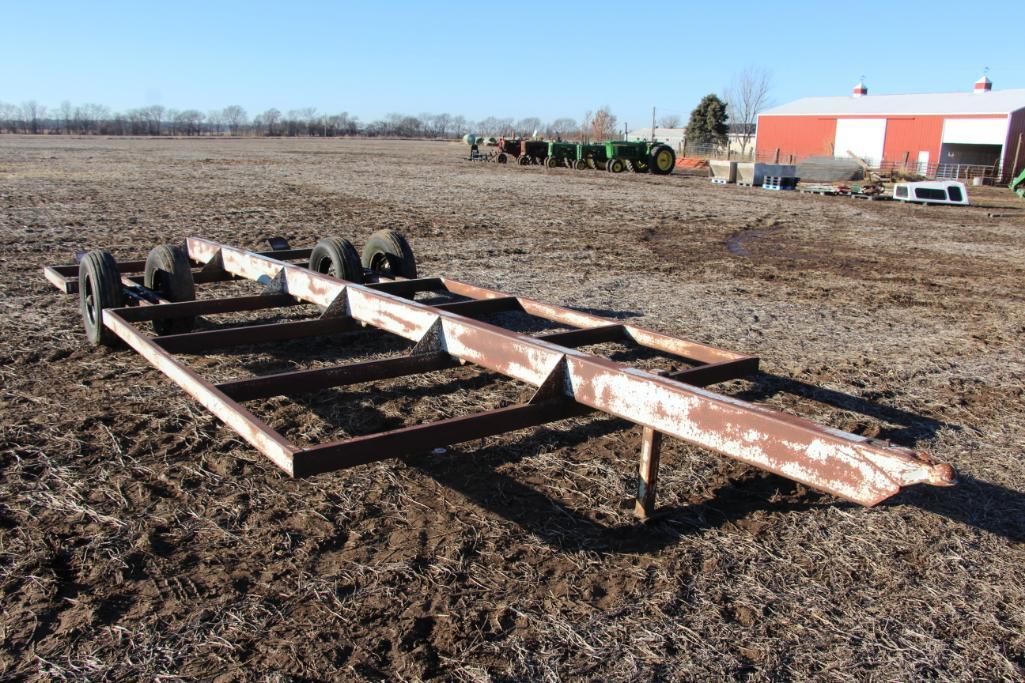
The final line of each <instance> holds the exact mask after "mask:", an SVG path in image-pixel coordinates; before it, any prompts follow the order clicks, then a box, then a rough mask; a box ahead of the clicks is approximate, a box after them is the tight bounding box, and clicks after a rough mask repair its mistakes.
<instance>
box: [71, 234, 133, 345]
mask: <svg viewBox="0 0 1025 683" xmlns="http://www.w3.org/2000/svg"><path fill="white" fill-rule="evenodd" d="M78 302H79V310H80V311H81V312H82V325H83V326H84V327H85V336H86V338H87V339H88V340H89V343H90V344H92V345H93V346H99V345H101V344H102V345H103V346H117V344H118V336H117V335H116V334H114V333H113V332H111V331H110V329H108V328H107V327H105V326H104V325H103V309H105V308H120V307H121V306H122V305H124V291H123V290H122V288H121V273H120V272H119V271H118V269H117V261H115V260H114V257H113V256H111V255H110V252H109V251H101V250H99V249H97V250H95V251H90V252H89V253H88V254H86V255H85V256H84V257H82V261H81V262H80V263H79V264H78Z"/></svg>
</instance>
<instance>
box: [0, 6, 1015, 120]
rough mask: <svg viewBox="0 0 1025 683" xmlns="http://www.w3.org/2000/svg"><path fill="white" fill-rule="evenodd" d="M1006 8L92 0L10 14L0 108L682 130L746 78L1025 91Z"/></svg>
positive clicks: (791, 85)
mask: <svg viewBox="0 0 1025 683" xmlns="http://www.w3.org/2000/svg"><path fill="white" fill-rule="evenodd" d="M1023 11H1025V10H1022V9H1021V8H1020V7H1019V6H1018V5H1017V4H1016V3H1013V2H1010V1H1009V0H1005V1H1004V2H972V3H963V2H921V1H916V0H907V1H905V2H869V1H865V0H862V1H861V2H855V3H837V2H794V1H791V2H779V1H776V0H770V1H768V2H765V1H762V2H741V1H734V2H707V3H692V2H682V1H680V2H674V3H637V2H616V3H601V2H581V3H566V4H559V3H555V2H542V3H535V2H530V1H522V2H507V3H501V4H495V5H489V4H488V3H483V2H427V1H425V2H383V1H380V2H303V1H298V0H293V1H289V0H282V1H279V2H269V3H265V2H259V1H252V2H235V1H227V0H226V1H223V2H217V1H216V0H210V1H209V2H191V1H188V0H182V1H178V2H159V1H158V2H145V1H141V2H140V1H136V2H131V3H128V2H103V1H102V0H95V1H93V2H88V1H83V0H75V1H67V0H38V1H37V0H0V101H2V102H8V103H21V102H24V101H26V100H33V99H34V100H37V101H39V102H40V103H41V104H44V105H46V106H51V107H53V106H57V105H59V103H60V102H61V101H62V100H70V101H71V102H72V103H75V104H80V103H84V102H95V103H99V104H105V105H107V106H109V107H111V108H112V109H114V110H124V109H128V108H132V107H138V106H144V105H150V104H161V105H164V106H167V107H171V108H178V109H185V108H195V109H200V110H201V111H206V110H208V109H214V108H221V107H223V106H225V105H228V104H240V105H242V106H243V107H245V108H246V110H247V111H248V112H249V114H250V115H253V114H256V113H259V112H261V111H263V110H265V109H268V108H270V107H277V108H278V109H280V110H282V111H288V110H289V109H296V108H300V107H316V108H317V110H318V111H319V112H326V113H335V112H340V111H348V112H349V113H350V114H353V115H357V116H359V117H360V119H361V120H363V121H370V120H373V119H375V118H378V117H381V116H383V115H385V114H386V113H388V112H401V113H408V114H418V113H420V112H433V113H440V112H449V113H451V114H462V115H464V116H466V117H467V118H469V119H480V118H483V117H486V116H491V115H494V116H499V117H502V116H511V117H514V118H521V117H525V116H538V117H540V118H542V119H543V120H551V119H554V118H557V117H560V116H569V117H572V118H574V119H578V120H579V119H580V118H581V117H582V115H583V113H584V112H585V111H587V110H589V109H595V108H597V107H599V106H602V105H604V104H608V105H610V106H611V108H612V111H613V113H615V114H616V115H617V116H618V117H619V120H620V121H621V122H624V121H625V122H627V123H629V124H630V126H631V127H639V126H643V125H647V123H648V121H649V120H650V117H651V107H652V106H653V105H655V106H657V107H658V110H659V114H660V115H661V114H663V113H667V114H668V113H676V114H680V115H681V116H683V117H684V118H686V116H687V114H688V113H689V112H690V110H691V109H692V108H693V107H694V105H695V104H696V103H697V101H698V100H699V99H700V98H701V97H702V96H703V95H705V94H707V93H709V92H722V90H723V88H724V87H725V86H726V85H727V84H728V83H729V82H730V79H731V77H732V76H733V75H734V74H735V73H736V72H738V71H739V70H741V69H743V68H744V67H745V66H748V65H756V66H764V67H766V68H768V69H770V70H771V71H772V74H773V80H774V84H775V87H774V90H773V99H774V100H775V101H776V102H778V103H782V102H785V101H788V100H791V99H795V98H798V97H802V96H806V95H832V94H846V93H848V92H849V91H850V88H851V86H852V85H853V84H854V83H855V82H856V81H857V80H858V78H859V77H860V76H861V75H862V74H864V75H865V80H866V83H867V85H868V86H869V90H870V93H890V92H929V91H933V92H935V91H957V90H967V89H970V88H971V85H972V83H973V82H974V81H975V80H976V78H978V76H979V75H980V74H981V73H982V70H983V67H986V66H988V67H990V72H989V76H990V78H991V79H992V80H993V82H994V86H995V88H997V89H1001V88H1022V87H1025V61H1023V59H1025V52H1023V50H1022V45H1023V43H1025V41H1023V40H1022V33H1021V31H1022V22H1021V19H1022V17H1023Z"/></svg>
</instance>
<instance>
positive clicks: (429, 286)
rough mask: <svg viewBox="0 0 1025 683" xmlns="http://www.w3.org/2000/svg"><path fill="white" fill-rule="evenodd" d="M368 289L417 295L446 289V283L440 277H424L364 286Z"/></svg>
mask: <svg viewBox="0 0 1025 683" xmlns="http://www.w3.org/2000/svg"><path fill="white" fill-rule="evenodd" d="M364 287H366V288H368V289H376V290H378V291H379V292H388V293H389V294H400V295H406V294H416V293H417V292H434V291H440V290H444V289H445V283H444V282H442V281H441V278H440V277H422V278H417V279H414V280H399V279H395V280H388V281H381V282H373V283H369V284H366V285H364Z"/></svg>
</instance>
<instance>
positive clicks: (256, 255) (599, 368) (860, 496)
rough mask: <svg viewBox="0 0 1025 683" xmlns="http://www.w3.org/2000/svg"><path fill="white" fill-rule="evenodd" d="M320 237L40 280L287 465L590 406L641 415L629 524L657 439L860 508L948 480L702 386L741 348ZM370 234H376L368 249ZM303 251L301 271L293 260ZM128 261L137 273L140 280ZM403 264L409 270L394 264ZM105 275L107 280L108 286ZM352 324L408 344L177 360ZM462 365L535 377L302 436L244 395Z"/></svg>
mask: <svg viewBox="0 0 1025 683" xmlns="http://www.w3.org/2000/svg"><path fill="white" fill-rule="evenodd" d="M382 235H383V236H384V239H383V240H382V239H381V238H380V236H382ZM325 242H332V241H331V240H330V239H329V240H321V242H319V243H318V245H317V247H316V248H315V249H291V248H289V247H288V245H287V243H284V241H283V240H276V241H275V242H273V243H272V245H273V247H274V249H273V250H271V251H266V252H252V251H246V250H244V249H238V248H235V247H231V246H228V245H224V244H219V243H217V242H214V241H211V240H208V239H203V238H199V237H190V238H188V240H187V242H186V244H185V246H184V248H182V247H166V246H165V247H158V248H157V249H154V250H153V252H151V257H153V254H154V253H155V252H157V250H158V249H163V250H165V252H164V253H167V250H177V252H176V253H178V254H180V261H178V262H174V261H171V262H170V265H168V261H167V260H166V259H165V261H164V262H163V264H164V265H163V267H164V268H165V270H168V269H169V270H171V271H173V272H170V273H168V272H163V275H164V277H163V278H160V277H159V276H158V275H153V276H152V277H151V274H150V270H153V272H154V273H157V272H158V269H157V268H156V266H155V267H154V268H153V269H151V268H149V267H148V266H147V263H146V262H145V261H125V262H121V263H116V262H115V261H114V260H113V257H111V256H110V255H109V254H108V253H106V252H90V254H87V255H84V256H82V255H80V256H82V259H81V263H80V264H79V265H65V266H48V267H46V268H44V275H45V276H46V278H47V279H48V280H49V281H50V282H51V283H53V284H54V285H55V286H57V287H58V288H59V289H61V290H62V291H64V292H65V293H68V294H74V293H76V292H77V293H79V294H80V298H81V302H82V310H83V318H84V322H85V325H86V329H87V332H88V331H89V329H90V320H92V322H93V324H94V325H102V328H105V329H99V330H98V333H99V332H102V333H103V334H106V335H108V337H107V340H106V341H107V342H108V343H109V342H110V341H111V340H114V341H116V340H117V339H120V340H121V341H123V342H124V343H126V344H127V345H128V346H130V347H132V348H133V349H135V351H137V352H138V353H139V354H141V355H142V356H143V357H144V358H145V359H146V360H148V361H149V362H150V363H151V364H152V365H154V366H155V367H156V368H157V369H158V370H160V371H161V372H163V373H164V374H165V375H167V376H168V377H169V378H170V379H171V380H172V381H173V382H175V383H176V384H177V385H178V386H180V387H181V388H182V389H184V390H185V391H186V392H187V393H188V394H189V395H190V396H192V397H193V398H194V399H196V400H197V401H199V402H200V403H201V404H202V405H203V406H204V407H205V408H206V409H207V410H209V411H210V412H212V413H213V414H214V415H216V416H217V417H218V418H219V419H220V420H221V421H222V422H224V423H225V424H226V425H228V426H229V427H231V428H232V429H233V430H234V431H235V432H237V433H238V435H239V436H240V437H242V438H243V439H245V440H246V441H247V442H248V443H249V444H250V445H252V446H253V447H254V448H256V449H257V450H259V451H260V452H261V453H263V454H264V455H266V456H267V457H268V458H270V459H271V460H272V461H273V462H274V464H276V465H277V466H278V467H279V468H281V469H282V470H284V471H285V472H286V473H287V474H288V475H290V476H294V477H300V476H308V475H313V474H317V473H321V472H329V471H332V470H337V469H342V468H347V467H354V466H356V465H361V464H365V463H369V462H374V461H377V460H382V459H386V458H391V457H398V456H402V455H409V454H413V453H423V452H426V451H428V450H430V449H432V448H435V447H440V446H446V445H449V444H453V443H459V442H463V441H469V440H473V439H480V438H484V437H487V436H492V435H496V434H500V433H503V432H509V431H515V430H518V429H524V428H527V427H534V426H538V425H542V424H545V423H549V422H555V421H558V420H563V419H565V418H569V417H573V416H579V415H583V414H586V413H589V412H591V411H593V410H600V411H603V412H605V413H608V414H610V415H614V416H616V417H620V418H623V419H625V420H629V421H630V422H633V423H635V424H637V425H640V426H641V427H642V440H641V448H640V465H639V480H640V483H639V487H638V492H637V499H636V503H635V514H636V515H637V517H639V518H641V519H644V518H646V517H649V516H650V515H651V514H652V513H653V511H654V508H655V489H656V480H657V476H658V469H659V450H660V447H661V443H662V437H663V436H664V435H666V436H672V437H676V438H678V439H682V440H683V441H685V442H687V443H690V444H694V445H697V446H701V447H703V448H705V449H708V450H711V451H715V452H716V453H719V454H721V455H725V456H727V457H730V458H734V459H736V460H739V461H741V462H743V463H746V464H748V465H752V466H754V467H758V468H760V469H763V470H765V471H768V472H772V473H774V474H778V475H780V476H783V477H786V478H788V479H792V480H794V481H797V482H800V483H801V484H804V485H806V486H809V487H811V488H814V489H817V490H820V491H824V492H827V493H830V494H833V495H835V496H838V497H840V498H843V499H846V500H849V501H853V502H855V503H859V504H861V505H866V506H871V505H875V504H877V503H879V502H881V501H883V500H885V499H887V498H889V497H891V496H893V495H894V494H896V493H898V492H899V491H900V489H901V488H902V487H904V486H909V485H912V484H919V483H925V484H932V485H938V486H948V485H952V484H953V483H954V482H955V475H954V470H953V468H951V466H950V465H947V464H944V463H935V462H934V461H933V460H932V459H931V458H929V457H928V456H927V455H926V454H925V453H922V452H918V451H913V450H910V449H906V448H900V447H896V446H893V445H891V444H889V443H887V442H883V441H878V440H875V439H870V438H866V437H862V436H858V435H855V434H849V433H847V432H843V431H840V430H837V429H832V428H829V427H825V426H822V425H819V424H816V423H814V422H811V421H809V420H805V419H802V418H799V417H796V416H793V415H788V414H785V413H781V412H778V411H775V410H771V409H768V408H765V407H763V406H758V405H754V404H751V403H747V402H744V401H741V400H738V399H735V398H731V397H728V396H723V395H720V394H716V393H714V392H712V391H709V390H708V389H706V388H705V387H707V386H709V385H712V384H715V383H717V382H723V381H727V380H732V379H738V378H742V377H745V376H748V375H750V374H752V373H754V372H756V371H757V369H758V358H757V357H753V356H746V355H742V354H739V353H734V352H731V351H727V350H724V349H719V348H715V347H712V346H708V345H705V344H700V343H696V342H691V341H687V340H684V339H679V338H676V337H672V336H668V335H665V334H661V333H658V332H654V331H651V330H647V329H644V328H641V327H637V326H634V325H628V324H622V323H619V322H615V321H612V320H608V319H605V318H601V317H598V316H595V315H591V314H588V313H584V312H580V311H574V310H571V309H568V308H563V307H560V306H554V305H549V304H545V303H542V302H539V301H536V300H533V299H528V298H525V297H518V296H513V295H509V294H505V293H502V292H498V291H495V290H491V289H485V288H482V287H476V286H473V285H470V284H466V283H463V282H459V281H456V280H452V279H449V278H444V277H417V276H416V270H415V261H413V258H414V257H413V254H412V251H411V250H410V249H409V246H408V243H407V242H406V241H405V239H404V238H403V237H402V236H401V235H399V234H398V233H395V232H391V231H381V232H379V233H375V235H373V236H371V239H370V242H369V243H368V245H367V249H364V252H363V255H362V259H361V260H360V257H359V256H358V255H357V254H356V252H355V249H354V248H353V247H352V245H351V244H350V243H349V242H348V241H346V240H338V239H334V240H333V242H332V244H333V245H335V246H338V245H341V251H329V252H327V253H328V254H329V255H333V256H334V257H335V260H334V261H333V262H332V261H331V260H330V259H329V260H328V266H326V267H325V266H324V265H323V264H324V260H323V258H321V259H320V260H319V261H318V262H317V263H316V264H314V263H312V260H313V259H316V258H317V251H318V250H321V245H322V244H324V243H325ZM372 244H373V245H377V246H375V247H373V248H371V245H372ZM381 245H384V246H383V247H382V246H381ZM389 245H391V246H389ZM329 246H330V245H329ZM368 250H370V253H368ZM321 251H322V250H321ZM311 255H312V256H313V259H311V263H310V265H311V268H307V267H306V266H305V265H298V264H296V263H294V262H293V261H295V260H299V259H307V258H310V257H311ZM100 256H103V257H105V258H106V259H108V261H107V263H109V264H111V267H112V268H114V269H115V272H114V275H113V276H111V277H108V278H107V279H106V280H104V279H103V278H101V277H97V275H96V271H95V268H94V269H93V270H89V269H87V268H86V267H85V266H86V262H87V261H90V257H94V258H91V262H92V263H94V264H95V263H96V262H99V261H101V260H102V259H100V258H99V257H100ZM321 256H323V251H322V253H321ZM353 258H354V259H355V264H356V265H355V266H352V263H353V261H352V260H351V259H353ZM342 262H344V263H345V264H346V266H345V268H342V266H341V265H340V264H341V263H342ZM157 265H159V263H158V264H157ZM360 265H362V266H363V267H360ZM194 268H195V270H194ZM144 270H145V271H146V275H145V277H143V276H140V275H139V273H141V272H143V271H144ZM318 271H319V272H318ZM401 273H406V275H407V276H409V275H411V277H402V276H400V274H401ZM336 275H337V276H338V277H336ZM343 276H344V278H345V279H343ZM182 278H184V279H185V280H187V281H188V282H189V290H187V291H194V290H191V288H192V287H193V286H194V285H195V284H202V283H209V282H219V281H227V280H250V281H253V282H254V283H257V284H259V285H261V286H262V293H260V294H258V295H255V296H235V297H226V298H208V299H193V300H174V294H175V291H174V290H175V288H174V287H168V286H167V285H166V283H167V282H169V281H171V282H181V281H182ZM147 283H148V284H149V285H150V286H146V285H147ZM104 288H106V289H107V290H110V289H111V288H117V289H119V290H120V291H117V292H114V293H113V294H112V293H111V292H110V291H103V289H104ZM180 291H181V290H180V289H179V290H178V292H179V293H180ZM418 292H431V293H436V294H446V293H447V294H448V295H455V296H457V297H459V298H460V300H459V301H455V302H451V303H443V304H437V305H427V304H425V303H421V302H417V301H415V300H413V299H412V297H413V296H414V295H415V294H416V293H418ZM111 296H113V298H110V297H111ZM105 297H107V298H106V299H105ZM189 298H190V299H191V298H192V297H189ZM103 301H107V302H108V304H107V305H106V307H101V308H97V306H101V305H102V302H103ZM111 301H113V302H114V304H113V305H110V303H109V302H111ZM98 302H99V303H98ZM301 304H314V305H316V306H317V307H319V309H320V310H321V313H320V315H319V317H315V318H310V319H304V320H300V321H290V322H279V323H272V324H255V325H242V326H238V327H229V328H223V329H214V330H202V331H191V325H189V327H188V330H189V331H184V332H181V331H178V332H173V333H171V334H158V335H155V336H154V335H152V334H150V333H149V332H148V331H143V329H142V328H141V327H140V323H143V322H147V321H152V322H154V323H155V325H157V326H158V328H159V325H160V323H161V321H168V320H179V321H180V320H182V319H186V320H190V319H191V320H194V317H195V316H205V315H214V314H219V313H234V312H241V311H255V310H266V309H274V308H279V307H285V306H294V305H301ZM90 307H92V308H90ZM509 311H519V312H523V313H526V314H528V315H531V316H536V317H539V318H543V319H546V320H548V321H551V322H554V323H557V324H559V325H561V326H564V327H570V328H574V329H572V330H571V331H568V332H556V333H549V334H545V335H539V336H529V335H526V334H520V333H518V332H514V331H511V330H509V329H505V328H503V327H499V326H497V325H495V324H490V323H487V322H483V321H481V320H478V318H482V317H486V316H487V315H488V314H493V313H502V312H509ZM367 327H372V328H377V329H378V330H381V331H384V332H388V333H391V334H393V335H398V336H399V337H403V338H405V339H407V340H409V341H411V342H413V343H414V346H413V348H412V350H411V351H410V352H409V353H408V355H402V356H396V357H392V358H386V359H383V360H371V361H366V362H360V363H350V364H344V365H336V366H332V367H327V368H320V369H312V370H299V371H292V372H282V373H277V374H272V375H265V376H259V377H254V378H244V379H238V380H234V381H228V382H221V383H217V384H214V383H211V382H209V381H207V380H205V379H203V378H202V377H200V376H199V375H198V374H197V373H196V372H194V371H193V370H192V369H190V368H189V367H188V366H186V365H185V364H184V363H183V362H182V361H181V360H179V359H178V358H176V356H175V354H179V353H204V352H205V351H207V350H208V349H212V348H218V347H228V346H237V345H244V344H256V343H264V342H271V341H280V340H285V339H296V338H301V337H311V336H317V335H326V334H337V333H340V332H346V331H358V330H363V329H364V328H367ZM164 329H166V326H165V328H164ZM111 333H112V335H111ZM113 335H116V338H115V337H114V336H113ZM90 338H92V336H90ZM615 341H620V342H625V343H633V344H636V345H639V346H641V347H646V348H648V349H650V350H653V351H655V352H658V353H662V354H666V355H670V356H675V357H677V358H679V359H681V360H682V361H684V362H686V363H687V364H688V365H689V367H688V368H687V369H683V370H678V371H675V372H666V373H662V374H655V373H653V372H648V371H644V370H640V369H637V368H633V367H629V366H626V365H624V364H621V363H618V362H614V361H612V360H610V359H609V358H606V357H603V356H598V355H593V354H590V353H585V352H583V351H581V350H579V348H578V347H582V346H587V345H592V344H602V343H606V342H615ZM466 363H471V364H473V365H476V366H479V367H481V368H485V369H487V370H490V371H493V372H496V373H499V374H502V375H505V376H506V377H508V378H511V379H514V380H518V381H520V382H524V383H526V384H528V385H531V386H533V387H535V388H536V390H535V391H534V393H533V396H532V397H531V398H530V399H529V400H527V401H526V402H524V403H519V404H514V405H510V406H506V407H502V408H497V409H494V410H487V411H484V412H481V413H477V414H473V415H468V416H463V417H454V418H449V419H443V420H439V421H436V422H431V423H426V424H417V425H413V426H408V427H403V428H400V429H394V430H391V431H385V432H380V433H376V434H369V435H365V436H357V437H353V438H348V439H343V440H338V441H330V442H327V443H321V444H317V445H312V446H307V447H299V446H296V445H293V444H292V443H290V442H289V441H288V440H287V439H286V438H284V437H283V436H282V435H281V434H279V433H278V432H277V431H275V430H274V429H273V428H271V427H270V426H269V425H267V424H266V423H264V422H263V421H262V420H260V419H259V418H257V417H256V416H255V415H254V414H253V413H251V412H250V411H249V410H247V409H246V408H245V407H244V406H243V405H242V403H244V402H245V401H249V400H253V399H259V398H266V397H270V396H279V395H290V394H296V393H302V392H311V391H317V390H320V389H324V388H328V387H338V386H344V385H350V384H357V383H363V382H373V381H376V380H383V379H391V378H396V377H402V376H407V375H413V374H418V373H428V372H434V371H437V370H443V369H446V368H452V367H458V366H459V365H461V364H466Z"/></svg>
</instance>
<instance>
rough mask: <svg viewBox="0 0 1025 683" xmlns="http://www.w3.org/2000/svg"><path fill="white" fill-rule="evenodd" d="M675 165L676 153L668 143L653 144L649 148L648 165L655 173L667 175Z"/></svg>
mask: <svg viewBox="0 0 1025 683" xmlns="http://www.w3.org/2000/svg"><path fill="white" fill-rule="evenodd" d="M674 166H676V154H675V153H674V152H673V148H672V147H670V146H669V145H655V147H654V148H653V149H652V150H651V158H650V159H649V160H648V167H649V168H650V169H651V172H652V173H655V174H657V175H669V174H670V173H672V172H673V167H674Z"/></svg>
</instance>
